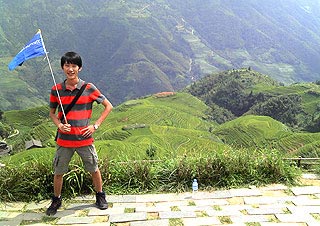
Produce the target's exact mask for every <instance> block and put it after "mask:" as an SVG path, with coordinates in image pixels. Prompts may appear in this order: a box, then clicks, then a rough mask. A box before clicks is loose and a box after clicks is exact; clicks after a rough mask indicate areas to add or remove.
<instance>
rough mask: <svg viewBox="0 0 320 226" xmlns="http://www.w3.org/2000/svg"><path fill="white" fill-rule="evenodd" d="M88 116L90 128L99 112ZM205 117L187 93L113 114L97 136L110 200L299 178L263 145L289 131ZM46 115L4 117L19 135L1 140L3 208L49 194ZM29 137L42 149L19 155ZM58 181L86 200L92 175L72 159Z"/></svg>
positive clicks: (267, 122) (271, 123)
mask: <svg viewBox="0 0 320 226" xmlns="http://www.w3.org/2000/svg"><path fill="white" fill-rule="evenodd" d="M94 108H95V109H94V115H93V120H94V119H95V118H96V117H98V115H99V112H100V111H101V110H102V106H100V105H95V106H94ZM207 110H208V107H207V106H206V105H205V104H204V103H203V102H201V101H200V100H199V99H197V98H195V97H193V96H192V95H190V94H187V93H176V94H174V95H168V96H163V97H157V95H154V96H148V97H145V98H140V99H136V100H130V101H128V102H125V103H123V104H122V105H119V106H118V107H116V108H115V109H114V111H113V112H112V113H111V114H110V117H108V119H107V120H106V122H105V123H104V124H103V125H101V127H100V128H99V130H97V132H96V134H95V139H96V143H95V144H96V148H97V151H98V155H99V158H100V169H101V172H102V175H103V178H104V182H105V184H104V188H105V190H106V191H107V192H108V193H109V194H130V193H147V192H164V191H165V192H179V191H188V190H190V188H191V186H190V185H191V182H192V179H193V178H197V179H198V181H199V184H200V185H201V187H202V188H203V189H205V188H210V187H211V188H230V187H237V186H248V185H263V184H269V183H286V184H294V183H296V182H297V178H298V176H299V174H300V171H299V170H298V169H297V168H296V167H295V166H294V165H290V162H286V161H284V160H283V158H284V157H285V156H286V152H285V151H277V150H276V149H273V148H272V147H270V148H269V147H268V146H267V145H266V144H267V143H268V142H270V141H273V142H275V141H277V139H276V138H277V137H278V138H281V137H283V138H286V137H288V136H290V135H293V134H295V133H293V132H291V131H290V129H289V128H288V127H287V126H285V125H283V124H281V123H280V122H277V121H276V120H273V119H271V118H270V117H266V116H242V117H240V118H238V119H235V120H234V121H230V122H228V123H225V124H222V125H218V124H217V123H215V122H212V121H207V120H206V115H205V112H206V111H207ZM42 111H43V112H42ZM28 112H30V113H31V114H32V116H31V115H30V117H28V116H27V115H29V114H28ZM44 112H46V108H35V109H29V110H25V111H8V112H5V113H4V120H5V121H6V123H8V124H9V125H10V126H12V128H14V129H20V128H22V129H23V130H22V131H21V132H20V133H19V134H17V135H15V136H13V137H11V138H7V142H8V143H9V144H14V147H15V148H16V149H15V150H14V152H15V154H14V155H11V156H7V157H3V158H1V163H3V164H5V165H6V166H5V167H2V168H0V181H1V183H0V198H1V200H14V199H15V200H41V199H44V198H49V197H50V195H51V194H52V176H53V175H52V173H53V172H52V158H53V156H54V152H55V147H54V142H53V138H54V137H53V136H54V132H55V128H54V126H52V122H51V121H49V120H48V119H47V118H48V116H46V113H44ZM22 115H23V116H24V119H21V116H22ZM35 115H36V116H35ZM35 118H38V120H35ZM28 119H30V121H28ZM41 121H42V123H41ZM132 125H135V126H132ZM136 125H138V126H136ZM141 125H144V126H141ZM128 126H131V127H130V129H124V128H128ZM240 127H242V130H241V132H239V133H237V128H240ZM231 131H234V132H231ZM249 134H254V135H255V136H256V137H255V138H254V137H252V136H251V137H250V136H249ZM27 137H30V138H34V139H39V140H41V141H42V143H43V144H44V146H45V147H44V148H37V149H31V150H24V149H23V148H21V149H18V148H19V147H22V146H23V145H22V144H21V143H23V140H24V139H26V138H27ZM247 137H249V138H247ZM246 139H248V140H246ZM312 139H314V138H313V137H310V139H309V141H310V144H311V141H312ZM250 140H253V141H254V142H255V143H254V144H252V143H250V142H251V141H250ZM249 141H250V142H249ZM240 142H242V143H241V145H235V144H238V143H240ZM19 144H20V145H19ZM263 144H265V145H263ZM275 144H278V146H280V144H281V145H283V144H285V142H284V140H281V143H280V141H279V142H278V143H277V142H275ZM292 145H293V144H292ZM274 146H276V145H274ZM64 178H65V183H64V189H63V193H64V196H65V197H72V196H75V195H78V194H88V193H91V192H92V187H91V181H90V180H91V179H90V175H89V174H88V173H87V172H85V171H84V169H83V167H82V163H81V161H80V159H79V158H78V157H77V156H76V157H75V158H74V159H73V161H72V164H71V165H70V170H69V172H68V174H66V175H65V177H64ZM70 187H72V189H70ZM30 191H35V192H30ZM30 194H37V195H36V196H32V195H31V196H30Z"/></svg>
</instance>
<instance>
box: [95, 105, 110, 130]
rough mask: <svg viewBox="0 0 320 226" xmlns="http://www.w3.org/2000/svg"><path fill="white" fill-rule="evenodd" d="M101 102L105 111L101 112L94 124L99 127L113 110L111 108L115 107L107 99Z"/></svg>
mask: <svg viewBox="0 0 320 226" xmlns="http://www.w3.org/2000/svg"><path fill="white" fill-rule="evenodd" d="M101 104H102V105H103V106H104V110H103V112H102V113H101V115H100V117H99V118H98V119H97V121H96V122H95V124H94V125H96V126H98V127H99V126H100V125H101V124H102V122H103V121H104V120H105V119H106V118H107V116H108V115H109V114H110V112H111V110H112V108H113V106H112V104H111V103H110V102H109V101H108V100H107V99H104V100H103V101H102V103H101Z"/></svg>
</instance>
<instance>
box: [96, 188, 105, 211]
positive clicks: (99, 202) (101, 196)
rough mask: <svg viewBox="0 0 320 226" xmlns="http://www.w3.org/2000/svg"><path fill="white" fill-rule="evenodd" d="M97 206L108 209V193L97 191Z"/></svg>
mask: <svg viewBox="0 0 320 226" xmlns="http://www.w3.org/2000/svg"><path fill="white" fill-rule="evenodd" d="M96 206H97V207H98V208H99V209H100V210H105V209H108V203H107V201H106V194H105V193H104V192H97V193H96Z"/></svg>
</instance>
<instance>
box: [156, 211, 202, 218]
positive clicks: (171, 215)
mask: <svg viewBox="0 0 320 226" xmlns="http://www.w3.org/2000/svg"><path fill="white" fill-rule="evenodd" d="M196 216H197V215H196V213H195V212H192V211H168V212H159V218H160V219H170V218H189V217H196Z"/></svg>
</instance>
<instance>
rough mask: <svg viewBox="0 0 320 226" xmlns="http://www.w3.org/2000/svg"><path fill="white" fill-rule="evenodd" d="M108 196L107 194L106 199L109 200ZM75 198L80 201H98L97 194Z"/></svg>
mask: <svg viewBox="0 0 320 226" xmlns="http://www.w3.org/2000/svg"><path fill="white" fill-rule="evenodd" d="M108 197H109V196H107V195H106V199H107V200H108ZM73 200H75V201H80V202H84V201H86V202H95V201H96V196H95V195H83V196H77V197H75V198H74V199H73Z"/></svg>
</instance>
